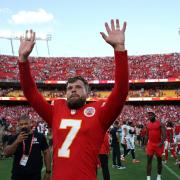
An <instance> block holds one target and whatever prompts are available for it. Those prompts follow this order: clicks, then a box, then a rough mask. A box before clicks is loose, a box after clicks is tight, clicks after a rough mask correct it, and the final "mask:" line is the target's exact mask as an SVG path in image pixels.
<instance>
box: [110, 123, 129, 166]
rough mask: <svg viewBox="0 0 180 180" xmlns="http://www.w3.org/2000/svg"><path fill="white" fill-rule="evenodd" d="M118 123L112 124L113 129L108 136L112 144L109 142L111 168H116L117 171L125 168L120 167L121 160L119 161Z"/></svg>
mask: <svg viewBox="0 0 180 180" xmlns="http://www.w3.org/2000/svg"><path fill="white" fill-rule="evenodd" d="M118 129H119V122H118V121H115V122H114V124H113V128H112V129H111V130H110V134H111V137H112V142H111V146H112V156H113V157H112V159H113V165H112V167H113V168H117V169H125V167H124V166H123V165H122V163H121V159H120V155H121V153H120V146H119V132H118Z"/></svg>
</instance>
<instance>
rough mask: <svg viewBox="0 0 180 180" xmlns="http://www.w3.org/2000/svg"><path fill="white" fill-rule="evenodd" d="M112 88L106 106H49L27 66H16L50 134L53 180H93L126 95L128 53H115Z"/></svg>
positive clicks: (100, 103) (62, 103)
mask: <svg viewBox="0 0 180 180" xmlns="http://www.w3.org/2000/svg"><path fill="white" fill-rule="evenodd" d="M115 63H116V68H115V85H114V88H113V90H112V92H111V94H110V96H109V97H108V99H107V101H106V102H103V101H97V102H91V103H88V104H86V105H85V106H83V107H81V108H79V109H77V110H71V109H69V107H68V106H67V102H66V100H56V101H54V105H50V104H49V103H48V102H46V100H45V99H44V97H43V96H42V95H41V94H40V92H39V91H38V89H37V87H36V85H35V82H34V81H33V79H32V76H31V73H30V68H29V62H28V61H26V62H24V63H19V66H20V81H21V86H22V89H23V92H24V95H25V96H26V98H27V99H28V101H29V103H30V104H31V105H32V106H33V108H34V109H35V110H36V111H37V113H38V114H39V115H40V116H41V117H42V118H43V119H44V120H46V121H47V122H48V124H49V126H51V127H52V132H53V173H52V179H53V180H82V179H83V180H95V179H96V165H97V158H98V154H99V150H100V147H101V144H102V142H103V138H104V135H105V133H106V131H107V129H108V128H109V127H110V125H111V124H112V123H113V122H114V121H115V119H116V118H117V116H118V115H119V113H120V112H121V110H122V107H123V105H124V103H125V100H126V97H127V94H128V63H127V52H126V51H125V52H115Z"/></svg>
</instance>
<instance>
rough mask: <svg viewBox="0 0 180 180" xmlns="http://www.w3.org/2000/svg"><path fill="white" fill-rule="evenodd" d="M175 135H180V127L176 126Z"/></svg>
mask: <svg viewBox="0 0 180 180" xmlns="http://www.w3.org/2000/svg"><path fill="white" fill-rule="evenodd" d="M175 134H176V135H178V134H180V126H175Z"/></svg>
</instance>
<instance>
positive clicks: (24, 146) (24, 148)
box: [23, 134, 34, 156]
mask: <svg viewBox="0 0 180 180" xmlns="http://www.w3.org/2000/svg"><path fill="white" fill-rule="evenodd" d="M33 140H34V134H33V135H32V139H31V144H30V148H29V153H28V156H29V155H30V154H31V150H32V144H33ZM25 150H26V145H25V143H24V141H23V154H25Z"/></svg>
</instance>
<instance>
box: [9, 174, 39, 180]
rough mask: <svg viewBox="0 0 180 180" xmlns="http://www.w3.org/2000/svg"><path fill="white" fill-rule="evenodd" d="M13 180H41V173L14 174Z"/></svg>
mask: <svg viewBox="0 0 180 180" xmlns="http://www.w3.org/2000/svg"><path fill="white" fill-rule="evenodd" d="M12 180H41V173H38V174H33V175H28V174H27V175H17V174H16V175H12Z"/></svg>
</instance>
